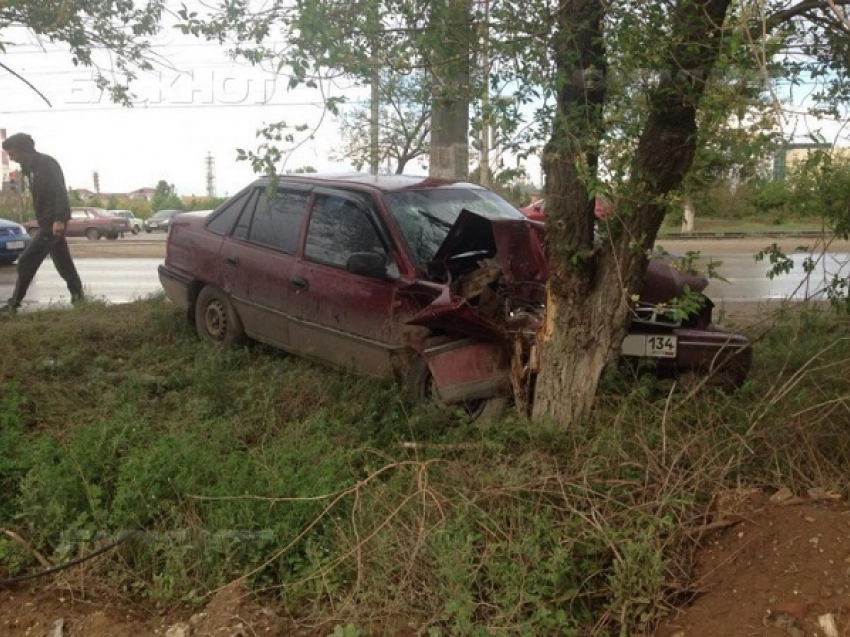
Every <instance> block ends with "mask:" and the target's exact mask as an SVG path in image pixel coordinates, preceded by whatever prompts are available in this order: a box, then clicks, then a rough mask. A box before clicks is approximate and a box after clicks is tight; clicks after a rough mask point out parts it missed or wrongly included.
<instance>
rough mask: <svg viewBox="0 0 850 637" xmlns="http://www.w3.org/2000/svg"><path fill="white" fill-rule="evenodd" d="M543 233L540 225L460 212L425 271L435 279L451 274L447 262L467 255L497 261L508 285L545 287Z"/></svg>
mask: <svg viewBox="0 0 850 637" xmlns="http://www.w3.org/2000/svg"><path fill="white" fill-rule="evenodd" d="M543 233H544V226H543V224H542V223H540V222H536V221H530V220H528V219H515V218H507V217H493V216H489V215H484V214H480V213H477V212H472V211H470V210H462V211H461V213H460V215H458V218H457V220H456V221H455V223H454V225H453V226H452V228H451V230H449V233H448V235H446V238H445V240H444V241H443V244H442V245H441V246H440V248H439V250H437V253H436V254H435V255H434V260H433V261H432V262H431V265H430V267H429V271H431V272H436V273H438V276H439V273H441V272H442V273H449V272H452V266H451V265H450V262H451V261H452V260H453V259H461V258H462V257H464V256H466V255H469V256H470V257H471V258H475V259H482V258H496V259H498V261H499V264H500V266H501V268H502V272H503V273H504V274H505V276H506V277H507V278H508V279H509V280H510V281H512V282H518V281H535V282H538V283H545V282H546V277H547V276H548V274H549V265H548V262H547V260H546V254H545V240H544V236H543ZM453 273H454V274H456V272H453Z"/></svg>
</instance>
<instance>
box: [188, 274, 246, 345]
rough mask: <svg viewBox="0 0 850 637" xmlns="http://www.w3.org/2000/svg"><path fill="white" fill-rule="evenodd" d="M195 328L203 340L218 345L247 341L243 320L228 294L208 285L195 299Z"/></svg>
mask: <svg viewBox="0 0 850 637" xmlns="http://www.w3.org/2000/svg"><path fill="white" fill-rule="evenodd" d="M195 330H196V331H197V333H198V337H199V338H200V339H201V340H202V341H207V342H209V343H215V344H217V345H227V346H230V345H238V344H239V343H242V342H244V341H245V329H244V328H243V327H242V320H241V319H240V318H239V315H238V314H237V313H236V310H234V309H233V304H232V303H231V302H230V299H229V298H228V297H227V295H226V294H225V293H224V292H222V291H221V290H219V289H218V288H217V287H215V286H213V285H207V286H206V287H204V288H203V289H202V290H201V293H200V294H198V299H197V300H196V301H195Z"/></svg>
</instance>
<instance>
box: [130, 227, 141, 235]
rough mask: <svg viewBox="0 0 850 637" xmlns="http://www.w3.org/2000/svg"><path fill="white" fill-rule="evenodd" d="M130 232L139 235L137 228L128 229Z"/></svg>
mask: <svg viewBox="0 0 850 637" xmlns="http://www.w3.org/2000/svg"><path fill="white" fill-rule="evenodd" d="M130 232H132V233H133V234H139V226H133V227H132V228H131V229H130Z"/></svg>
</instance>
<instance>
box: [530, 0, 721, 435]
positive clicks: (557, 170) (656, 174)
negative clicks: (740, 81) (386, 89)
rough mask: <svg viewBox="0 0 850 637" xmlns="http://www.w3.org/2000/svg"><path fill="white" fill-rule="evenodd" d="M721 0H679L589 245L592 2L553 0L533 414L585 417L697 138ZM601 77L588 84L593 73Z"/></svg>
mask: <svg viewBox="0 0 850 637" xmlns="http://www.w3.org/2000/svg"><path fill="white" fill-rule="evenodd" d="M729 3H730V0H677V2H676V4H675V6H674V8H673V10H672V13H671V16H670V26H669V40H668V42H667V47H668V48H667V51H666V60H667V61H666V67H665V68H662V69H659V70H658V72H659V79H658V82H657V85H656V87H655V89H654V90H653V91H652V93H651V95H649V98H650V99H649V103H650V107H649V113H648V116H647V120H646V124H645V126H644V129H643V133H642V135H641V137H640V140H639V143H638V148H637V151H636V153H635V157H634V161H633V163H632V171H631V179H630V181H629V184H628V196H627V197H625V198H624V199H623V201H622V202H618V205H617V207H616V209H615V211H614V218H613V219H611V220H610V223H606V224H605V225H606V233H607V237H606V240H605V241H603V242H601V245H594V235H593V232H594V225H595V219H594V215H593V210H594V204H593V198H592V196H590V192H589V189H588V184H592V183H593V180H595V179H596V168H597V154H598V148H599V139H600V131H601V129H602V124H603V120H602V107H603V105H604V99H605V90H604V75H605V74H604V71H605V50H604V47H603V44H602V42H603V39H602V25H603V18H604V11H605V9H604V6H603V4H602V2H601V0H572V1H570V2H565V3H562V5H561V9H560V11H559V14H558V32H559V34H558V37H557V38H556V40H555V44H554V46H555V47H556V51H555V59H556V66H557V70H558V73H559V76H560V77H559V79H560V82H561V86H562V88H561V89H560V90H559V93H558V112H557V115H556V121H555V125H554V127H553V134H552V139H551V140H550V141H549V143H548V144H547V149H546V153H545V155H544V166H545V170H546V197H547V204H546V212H547V248H548V250H549V255H550V278H549V283H548V288H549V290H548V303H547V308H546V312H547V315H546V324H545V327H544V329H542V330H541V332H540V334H539V339H538V345H539V349H540V369H539V374H538V380H537V385H536V388H535V400H534V410H533V415H534V417H535V418H539V419H547V420H550V421H554V422H556V423H558V424H560V425H562V426H570V425H573V424H575V423H577V422H579V421H581V420H582V419H584V418H586V417H587V416H588V415H589V414H590V412H591V409H592V407H593V401H594V398H595V395H596V392H597V389H598V386H599V381H600V379H601V376H602V373H603V371H604V369H605V367H606V366H607V365H609V364H611V363H612V362H614V361H616V360H617V358H618V357H619V354H620V348H621V346H622V341H623V338H624V337H625V335H626V333H627V331H628V325H629V316H630V313H629V307H630V302H631V296H632V295H633V294H638V293H639V292H640V288H641V283H642V281H643V276H644V273H645V271H646V265H647V263H648V261H647V255H648V254H649V251H650V250H651V249H652V246H653V244H654V243H655V238H656V236H657V234H658V229H659V228H660V226H661V222H662V221H663V219H664V214H665V212H666V206H665V205H664V201H665V196H666V195H668V194H669V193H670V192H671V191H673V190H675V189H676V188H678V187H679V186H680V185H681V183H682V180H683V179H684V176H685V174H686V173H687V171H688V169H689V168H690V165H691V162H692V160H693V156H694V151H695V149H696V143H697V127H696V113H697V107H698V103H699V98H700V97H701V96H702V93H703V91H704V88H705V82H706V80H707V78H708V76H709V74H710V73H711V71H712V69H713V68H714V64H715V62H716V60H717V55H718V53H719V49H720V41H721V38H720V36H721V34H722V29H723V23H724V20H725V17H726V12H727V10H728V7H729ZM597 79H598V80H599V81H594V80H597Z"/></svg>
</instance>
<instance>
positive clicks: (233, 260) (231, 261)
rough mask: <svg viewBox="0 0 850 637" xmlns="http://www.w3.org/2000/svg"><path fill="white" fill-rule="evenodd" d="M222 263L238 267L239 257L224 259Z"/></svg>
mask: <svg viewBox="0 0 850 637" xmlns="http://www.w3.org/2000/svg"><path fill="white" fill-rule="evenodd" d="M224 262H225V263H228V264H229V265H239V257H224Z"/></svg>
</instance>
